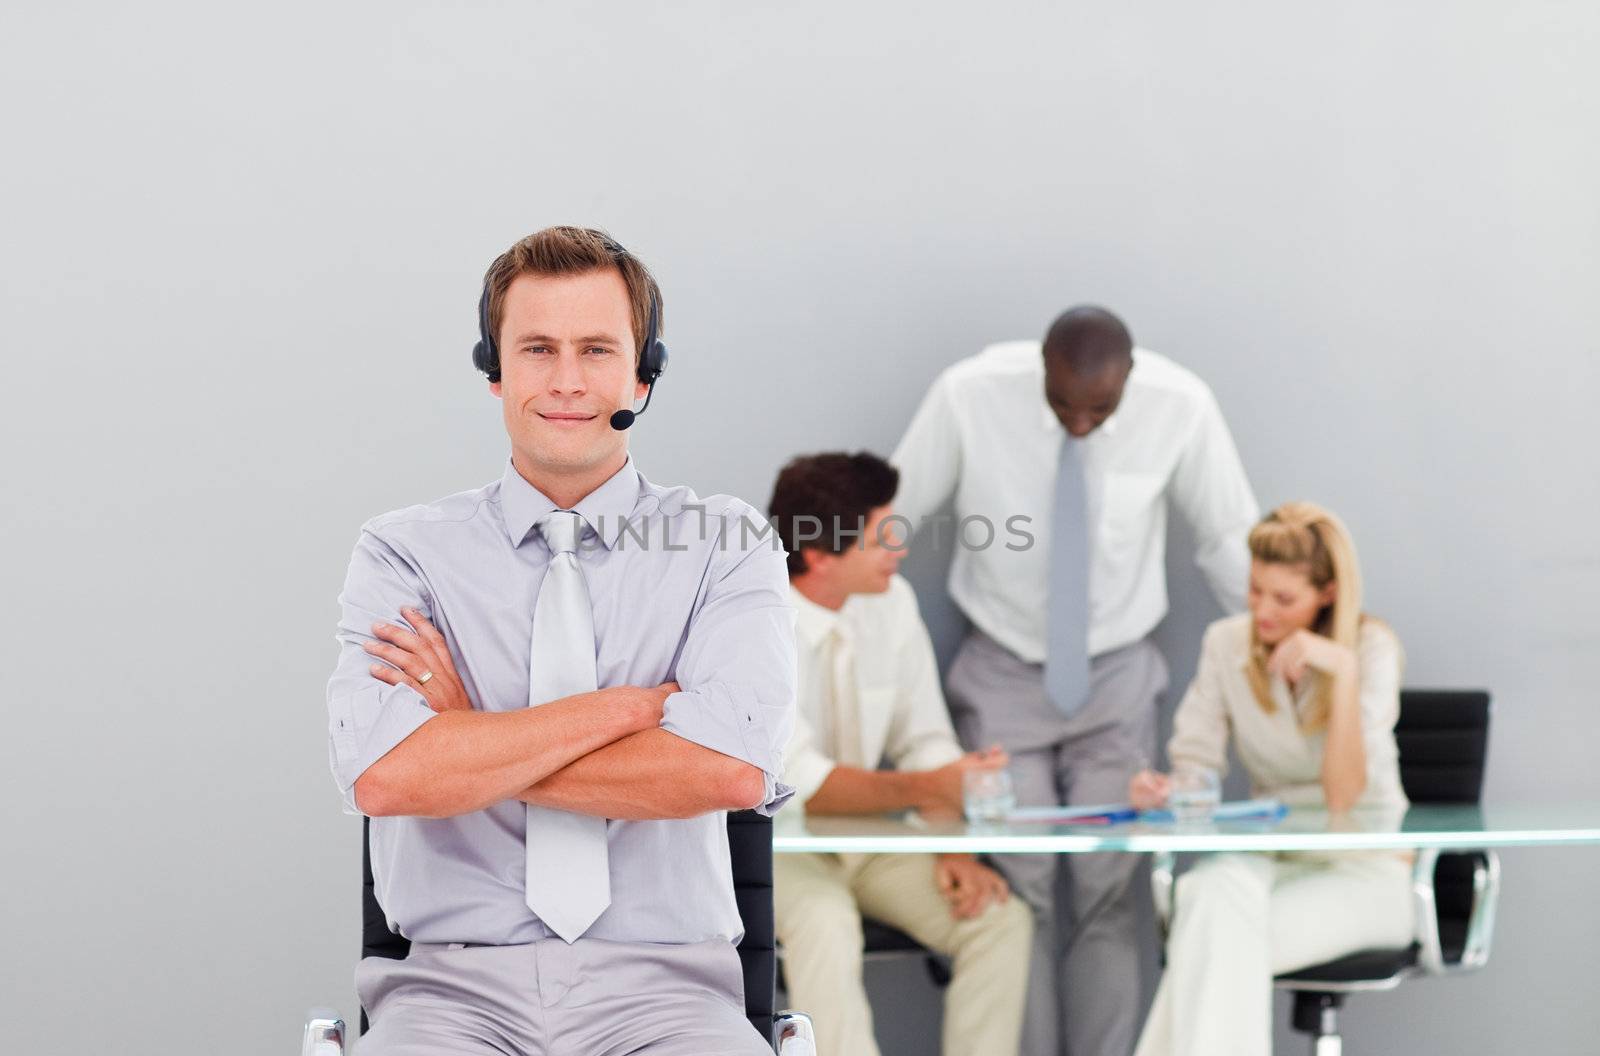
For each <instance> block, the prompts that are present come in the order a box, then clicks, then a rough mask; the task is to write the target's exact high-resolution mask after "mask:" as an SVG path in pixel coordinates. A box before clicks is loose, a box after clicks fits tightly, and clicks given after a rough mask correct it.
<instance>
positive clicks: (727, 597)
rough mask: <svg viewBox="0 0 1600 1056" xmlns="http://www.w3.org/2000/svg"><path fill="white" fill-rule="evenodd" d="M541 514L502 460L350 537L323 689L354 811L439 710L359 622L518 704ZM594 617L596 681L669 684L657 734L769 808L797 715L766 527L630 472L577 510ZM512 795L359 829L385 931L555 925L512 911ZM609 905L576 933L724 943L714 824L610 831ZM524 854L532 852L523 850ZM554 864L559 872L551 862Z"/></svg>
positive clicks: (732, 937)
mask: <svg viewBox="0 0 1600 1056" xmlns="http://www.w3.org/2000/svg"><path fill="white" fill-rule="evenodd" d="M554 509H556V506H555V504H554V503H553V502H552V501H551V500H550V499H548V498H546V497H545V496H544V495H543V494H542V493H541V492H539V491H538V490H537V489H535V488H534V487H533V486H532V485H530V484H529V483H528V482H527V481H526V480H524V479H523V478H522V476H521V474H519V473H518V472H517V471H516V469H515V468H514V467H513V466H511V465H510V464H509V461H508V464H507V466H506V471H505V474H504V475H503V476H502V477H501V479H500V480H498V481H496V482H494V483H492V484H490V485H488V486H486V487H483V488H479V489H477V490H475V491H467V492H462V493H460V494H457V495H451V496H449V497H447V498H444V499H440V500H439V501H437V502H434V503H429V504H427V505H423V506H412V507H409V508H407V509H403V510H396V511H394V512H393V513H388V514H385V515H383V516H381V517H377V518H374V519H373V520H371V521H369V522H368V523H367V524H366V525H364V526H363V528H362V531H361V537H360V539H359V540H357V543H356V549H355V554H354V556H353V557H352V558H351V561H350V571H349V575H348V576H347V578H346V580H345V585H344V591H343V593H341V594H340V596H339V604H340V606H341V609H342V614H341V617H340V620H339V633H338V640H339V643H340V651H339V662H338V666H337V668H336V669H335V671H334V674H333V677H332V679H331V680H330V681H329V683H328V714H329V727H328V734H329V757H330V762H331V765H332V768H333V774H334V778H335V780H336V781H337V782H338V785H339V788H340V790H341V791H342V792H343V793H344V795H345V803H346V805H347V807H349V808H350V809H353V808H354V798H355V797H354V791H353V789H354V785H355V782H356V779H357V778H358V777H359V776H360V775H361V773H362V772H363V771H364V770H366V768H367V767H369V766H371V765H372V764H373V763H374V762H375V761H376V760H378V759H380V758H381V757H382V756H383V755H384V754H385V753H386V752H388V751H389V750H390V749H391V748H393V747H394V746H395V745H397V744H399V743H400V742H401V741H402V740H404V739H405V738H406V737H407V736H409V735H410V734H411V733H412V731H414V730H415V729H416V728H417V727H419V726H421V725H422V724H423V723H424V722H427V721H428V720H429V719H431V718H432V717H433V716H434V712H433V710H432V709H431V708H429V707H428V705H427V703H426V702H425V701H424V700H423V698H422V697H421V695H420V694H418V693H417V692H416V691H414V690H412V689H411V688H410V687H408V686H390V685H388V684H387V683H385V682H382V681H380V680H379V679H376V678H374V677H373V676H372V674H371V673H370V671H369V665H370V664H371V663H372V657H371V656H370V655H369V654H367V653H366V652H365V651H364V650H363V649H362V644H363V643H365V642H368V641H371V640H372V634H371V631H372V624H373V623H375V622H378V621H386V622H389V623H393V624H396V625H400V626H404V620H403V619H402V617H401V615H400V608H401V606H405V605H410V606H413V607H415V608H417V609H419V610H420V611H421V612H422V613H423V614H424V615H426V616H427V617H428V619H429V620H431V621H432V622H433V624H434V626H436V627H437V628H438V629H439V632H440V633H441V634H442V635H443V636H444V639H445V641H446V642H447V643H449V646H450V655H451V657H452V659H453V660H454V662H455V666H456V670H457V672H458V673H459V674H460V675H461V680H462V683H463V685H464V686H465V687H466V691H467V694H468V695H469V696H470V697H471V699H472V703H473V706H474V707H476V708H479V709H481V710H483V711H514V710H516V709H518V708H525V707H527V706H528V703H529V701H528V671H529V656H528V653H529V647H530V642H531V638H532V633H533V611H534V603H535V601H536V599H537V598H538V596H539V586H540V584H541V583H542V582H543V579H544V574H545V570H546V569H547V568H548V567H549V564H550V550H549V547H548V546H547V545H546V544H545V542H544V539H543V538H542V536H541V535H540V534H539V533H538V532H537V531H534V530H533V525H534V522H535V521H537V520H538V519H539V518H540V517H542V516H544V515H545V514H546V513H548V512H550V511H551V510H554ZM575 509H576V511H577V512H578V513H579V514H581V515H582V517H583V520H584V523H585V528H584V532H583V538H582V539H581V540H580V543H579V548H578V563H579V566H580V567H581V568H582V569H583V574H584V578H585V580H586V582H587V583H588V587H589V596H590V599H591V601H592V603H593V605H594V628H595V669H596V675H597V678H598V684H599V686H600V687H601V688H605V687H608V686H621V685H637V686H655V685H659V684H661V683H663V682H668V681H676V682H677V683H678V684H679V685H680V686H682V687H683V688H682V692H679V693H674V694H672V695H671V696H670V697H668V698H667V700H666V704H665V706H664V717H663V719H662V723H661V725H662V728H663V729H665V730H667V731H669V732H671V733H674V734H676V735H677V736H679V737H682V738H684V739H685V740H688V741H693V742H694V743H695V744H699V745H704V746H705V747H707V748H711V749H713V750H715V751H718V752H721V753H722V754H724V755H729V756H732V757H734V758H736V759H742V760H744V761H745V762H748V763H750V764H752V765H754V766H757V767H759V768H760V769H761V770H762V772H763V773H764V774H765V775H766V789H767V794H766V802H765V803H764V804H763V806H762V807H760V808H758V809H760V810H762V812H763V813H768V814H770V813H771V812H773V811H774V810H776V809H777V808H778V807H779V806H781V805H782V804H783V802H784V801H785V800H787V799H788V798H789V797H790V795H792V791H791V790H790V789H789V788H788V787H787V786H785V785H783V784H781V783H780V782H779V780H778V777H779V775H780V774H781V772H782V752H783V746H784V744H785V743H786V742H787V740H788V737H789V734H790V731H791V729H792V726H793V722H794V707H795V642H794V610H793V608H792V607H791V606H790V604H789V597H788V593H789V580H788V574H787V571H786V567H785V559H784V554H783V551H782V549H781V548H780V547H779V546H778V545H777V543H776V541H775V538H774V537H773V535H772V534H771V533H770V531H769V529H768V523H767V521H766V519H765V518H764V517H762V516H761V515H760V514H759V513H757V512H756V511H755V510H754V509H753V508H752V507H751V506H749V505H748V504H747V503H744V502H741V501H740V500H738V499H735V498H731V497H729V496H725V495H715V496H710V497H707V498H704V499H701V498H698V497H697V496H696V495H695V494H694V492H692V491H691V490H689V489H688V488H684V487H673V488H666V487H660V486H658V485H654V484H651V483H650V482H648V481H646V480H645V479H644V478H643V476H641V475H640V474H639V472H638V471H637V470H636V469H635V468H634V465H633V460H632V458H631V457H630V458H629V460H628V462H627V464H626V465H624V466H623V468H622V469H620V470H619V471H618V472H617V473H616V474H615V475H613V476H612V477H611V478H610V479H609V480H608V481H606V483H605V484H603V485H601V486H600V487H599V488H597V489H596V490H595V491H593V492H592V493H590V494H589V495H588V496H587V497H586V498H584V499H583V501H581V502H580V503H578V505H577V506H576V507H575ZM525 830H526V823H525V812H524V810H523V804H522V803H521V802H520V801H517V800H508V801H506V802H503V803H497V804H495V805H494V806H491V807H489V808H487V809H485V810H480V811H475V812H473V813H470V814H463V815H459V816H457V817H453V818H442V819H430V818H417V817H382V818H373V819H372V871H373V877H374V879H375V881H376V884H377V895H378V901H379V902H380V903H381V904H382V906H383V908H384V911H385V913H386V914H387V915H388V918H389V926H390V927H391V928H392V929H394V930H396V931H397V932H399V933H400V934H401V935H404V936H405V937H407V938H409V939H411V940H413V941H418V942H470V943H489V944H496V945H511V944H520V943H527V942H533V941H536V940H538V939H542V938H547V937H549V936H550V935H552V934H553V933H552V932H551V931H550V930H549V929H548V928H547V927H546V926H545V925H544V924H543V922H542V921H540V920H539V918H538V917H537V916H535V915H534V913H533V912H532V911H531V910H529V909H528V907H527V905H526V903H525V902H524V900H523V876H524V870H525V868H526V866H525V865H524V859H525V855H524V840H525ZM607 845H608V849H609V853H610V865H611V905H610V907H609V908H608V909H607V910H606V911H605V912H604V913H602V914H601V915H600V917H599V919H598V920H596V921H595V923H594V925H593V926H592V927H591V928H590V929H589V930H588V931H587V932H586V933H585V937H588V938H596V939H611V940H616V941H625V942H662V943H688V942H699V941H703V940H706V939H711V938H724V939H727V940H729V941H730V942H737V941H738V939H739V937H740V934H741V927H740V922H739V913H738V909H737V907H736V906H735V904H734V897H733V883H732V878H731V875H730V871H729V870H730V867H729V859H728V842H727V833H726V828H725V815H724V814H722V813H720V812H719V813H714V814H707V815H703V816H701V817H697V818H690V819H687V820H663V821H610V822H608V824H607ZM535 857H536V856H535ZM550 867H551V868H553V869H559V868H561V863H560V862H556V861H552V862H551V863H550Z"/></svg>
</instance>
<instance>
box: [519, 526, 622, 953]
mask: <svg viewBox="0 0 1600 1056" xmlns="http://www.w3.org/2000/svg"><path fill="white" fill-rule="evenodd" d="M538 528H539V532H540V534H542V535H543V536H544V538H545V541H546V542H547V543H549V544H550V568H549V570H548V571H547V572H545V575H544V583H543V585H541V586H540V587H539V600H538V603H537V604H536V605H535V606H534V609H533V643H532V648H531V649H530V650H529V655H528V706H529V707H538V706H539V705H540V704H544V703H546V702H548V701H552V700H559V699H560V698H562V697H570V696H572V695H573V694H574V693H588V692H592V691H593V690H594V689H595V688H596V687H595V668H594V653H595V642H594V610H593V609H592V608H591V607H590V604H589V587H588V585H587V584H586V583H585V582H584V580H583V570H582V569H581V568H579V567H578V556H577V553H576V551H577V548H578V533H579V532H580V531H581V530H582V528H583V519H582V518H581V517H579V516H578V515H577V514H576V513H571V512H568V511H566V510H557V511H555V512H554V513H551V514H548V515H547V516H546V517H544V519H542V520H541V521H539V523H538ZM527 815H528V831H527V866H528V872H527V889H526V898H527V902H528V908H529V909H531V910H533V911H534V912H535V913H536V914H538V916H539V919H540V920H542V921H544V922H545V924H546V925H548V926H549V928H550V930H551V931H554V932H555V933H556V934H557V935H559V936H561V938H563V939H565V940H566V941H567V942H574V941H576V940H577V938H578V937H579V936H580V935H582V934H583V933H584V932H585V931H587V930H588V928H589V925H591V924H593V923H594V922H595V918H597V917H598V916H600V914H601V913H603V912H605V908H606V907H607V906H608V905H610V904H611V870H610V864H609V859H608V857H607V853H606V821H605V819H604V818H592V817H590V816H588V815H587V814H574V813H572V812H570V811H565V810H556V809H553V808H550V807H536V806H534V805H533V804H531V803H530V804H527Z"/></svg>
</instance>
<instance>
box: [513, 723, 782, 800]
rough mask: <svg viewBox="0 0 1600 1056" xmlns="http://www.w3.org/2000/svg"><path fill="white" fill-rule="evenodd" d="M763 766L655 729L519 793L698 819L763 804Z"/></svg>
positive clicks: (602, 750) (525, 797)
mask: <svg viewBox="0 0 1600 1056" xmlns="http://www.w3.org/2000/svg"><path fill="white" fill-rule="evenodd" d="M765 789H766V782H765V779H764V778H763V777H762V774H761V771H760V770H759V769H758V768H757V767H755V766H752V765H751V764H749V763H746V762H744V761H743V760H741V759H735V758H733V757H732V756H727V755H723V754H722V753H721V752H715V751H712V750H711V749H710V748H706V747H703V746H701V745H698V744H695V743H694V742H692V741H686V740H684V739H683V738H682V737H679V736H678V735H677V734H675V733H669V732H667V731H666V730H663V729H660V728H659V727H658V728H656V729H651V730H645V731H643V732H641V733H635V734H632V735H630V736H627V737H623V738H622V739H621V740H618V741H614V742H612V743H610V744H607V745H605V746H604V747H602V748H599V749H598V750H596V751H592V752H589V753H588V754H587V755H584V756H583V757H582V758H580V759H576V760H574V761H572V762H570V763H569V764H568V765H567V766H565V767H563V768H561V769H560V770H558V771H556V772H555V773H552V774H550V775H549V776H548V777H545V778H544V779H543V780H541V781H538V782H536V783H532V787H529V788H526V789H524V790H523V791H522V792H521V794H520V795H518V796H517V797H516V798H518V799H520V800H522V801H523V802H524V803H533V804H535V805H537V806H541V807H556V808H559V809H561V810H570V811H572V812H574V813H577V814H588V815H591V816H593V817H597V818H613V819H616V820H619V821H652V820H656V819H660V818H693V817H698V816H700V815H701V814H709V813H711V812H712V811H715V810H744V809H746V808H749V807H754V806H757V805H759V804H760V802H761V797H762V795H763V794H764V792H765Z"/></svg>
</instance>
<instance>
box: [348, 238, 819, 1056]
mask: <svg viewBox="0 0 1600 1056" xmlns="http://www.w3.org/2000/svg"><path fill="white" fill-rule="evenodd" d="M659 325H660V302H659V292H658V290H657V287H656V285H655V282H654V280H653V279H652V278H651V276H650V274H649V272H648V271H647V270H646V269H645V268H644V266H643V265H642V264H641V263H640V262H639V261H638V260H637V259H636V258H635V257H633V256H632V255H631V254H630V253H628V252H627V251H626V250H624V249H623V248H622V247H621V246H619V245H617V244H616V243H615V242H614V241H612V240H611V239H610V238H609V237H608V236H606V235H604V234H603V233H601V232H598V231H594V230H589V229H584V228H572V227H556V228H550V229H547V230H544V231H540V232H538V233H536V234H533V235H530V236H528V237H527V238H524V239H522V240H521V241H519V242H517V243H516V244H515V245H513V246H512V247H511V248H510V249H509V250H507V251H506V252H505V253H504V254H502V255H501V256H500V257H499V258H497V259H496V260H495V262H494V263H493V265H491V266H490V268H489V272H488V275H487V276H486V278H485V282H484V290H483V295H482V299H481V301H480V304H479V327H480V330H481V338H480V341H479V344H478V346H477V348H475V349H474V351H473V361H474V363H475V365H476V366H477V367H478V368H479V369H480V370H482V371H483V372H484V373H485V374H486V375H487V376H488V378H489V388H490V391H491V392H493V394H494V395H495V396H497V397H498V398H499V399H500V400H501V403H502V408H503V415H504V419H505V425H506V432H507V433H508V435H509V437H510V441H511V456H510V459H509V461H508V463H507V465H506V468H505V471H504V473H503V474H502V475H501V477H500V479H499V480H497V481H495V482H493V483H490V484H488V485H486V486H484V487H480V488H477V489H474V490H472V491H466V492H461V493H459V494H456V495H451V496H448V497H446V498H443V499H439V500H437V501H435V502H432V503H427V504H424V505H420V506H411V507H408V508H406V509H402V510H397V511H394V512H392V513H388V514H385V515H383V516H381V517H377V518H375V519H373V520H371V521H369V522H367V524H366V525H364V526H363V528H362V531H361V536H360V538H359V540H358V541H357V544H356V549H355V554H354V557H353V558H352V560H351V563H350V570H349V574H348V576H347V578H346V580H345V585H344V590H343V592H342V594H341V595H340V599H339V600H340V605H341V607H342V616H341V619H340V623H339V633H338V639H339V642H340V654H339V660H338V666H337V668H336V670H335V672H334V674H333V677H332V679H331V681H330V682H329V684H328V709H329V720H330V721H329V747H330V758H331V765H332V769H333V773H334V776H335V778H336V780H337V782H338V785H339V788H340V790H341V791H342V792H343V793H344V795H345V800H346V803H347V805H348V806H349V807H350V808H353V809H354V810H356V811H358V812H360V813H363V814H366V815H368V816H370V817H371V818H372V827H371V852H372V869H373V876H374V879H375V881H376V884H377V896H378V901H379V902H380V904H381V905H382V906H383V908H384V912H385V914H386V916H387V917H388V921H389V926H390V927H391V928H393V929H395V930H396V931H397V932H398V933H400V934H402V935H404V936H405V937H406V938H408V939H410V940H411V943H412V945H411V953H410V956H409V957H408V958H407V959H405V960H403V961H383V960H378V959H371V960H369V961H364V962H362V963H361V965H360V966H359V967H358V968H357V972H356V986H357V990H358V992H359V996H360V998H361V1003H362V1006H363V1007H364V1008H365V1009H366V1010H367V1011H368V1014H369V1015H370V1017H371V1020H372V1024H373V1029H372V1031H371V1033H370V1034H368V1036H367V1037H366V1038H365V1039H364V1040H363V1042H362V1052H363V1053H365V1054H366V1056H408V1054H413V1053H415V1054H421V1053H429V1054H438V1053H450V1054H456V1053H459V1054H479V1053H482V1054H489V1053H502V1052H513V1053H519V1054H529V1056H544V1054H548V1053H580V1052H581V1053H585V1054H596V1056H598V1054H606V1053H616V1054H619V1056H620V1054H622V1053H649V1054H652V1056H655V1054H660V1056H677V1054H682V1056H690V1054H693V1056H704V1054H707V1053H745V1054H755V1053H761V1052H769V1051H770V1050H768V1048H767V1046H766V1044H765V1041H764V1039H762V1038H761V1037H760V1036H759V1035H758V1034H757V1033H756V1032H755V1031H754V1030H753V1029H752V1028H751V1026H750V1024H749V1021H748V1020H746V1019H745V1017H744V1007H743V1005H744V1003H743V992H742V991H743V987H742V979H741V972H740V966H739V960H738V956H737V953H736V952H735V949H734V946H735V943H736V942H737V940H738V938H739V935H740V931H741V925H740V918H739V914H738V911H737V908H736V906H735V904H734V897H733V889H732V880H731V875H730V871H729V862H728V847H727V838H726V830H725V827H724V812H725V811H729V810H738V809H744V808H749V807H755V808H757V809H759V810H762V811H763V812H766V813H770V812H772V811H773V810H775V809H776V808H777V807H778V806H779V805H781V804H782V803H783V802H784V801H785V800H786V799H788V798H789V796H790V794H791V793H790V790H789V789H788V788H787V787H786V786H784V785H782V784H781V783H779V781H778V774H779V773H780V771H781V761H780V756H781V750H782V746H783V744H784V743H785V741H786V740H787V738H788V736H789V731H790V728H791V724H792V721H793V711H794V680H795V673H794V667H795V656H794V648H795V647H794V627H793V621H794V614H793V610H792V609H791V608H790V606H789V603H788V590H787V584H788V577H787V575H786V570H785V560H784V555H783V554H782V552H781V551H778V550H776V549H774V548H772V547H771V546H770V544H766V545H764V544H763V543H762V542H761V535H760V533H759V532H754V531H752V530H751V528H752V527H755V526H759V527H764V521H762V520H760V518H759V515H758V514H757V513H756V512H755V511H754V510H753V509H752V508H751V507H749V506H748V505H746V504H745V503H743V502H741V501H739V500H737V499H734V498H730V497H728V496H722V495H716V496H709V497H706V498H699V497H697V496H696V495H695V493H694V492H692V491H690V490H689V489H688V488H684V487H663V486H660V485H657V484H652V483H650V482H649V481H647V480H645V479H644V477H643V476H641V475H640V473H639V471H638V470H637V469H636V468H635V467H634V464H633V461H632V459H631V457H630V456H629V454H628V440H627V438H628V434H627V432H626V429H627V428H628V426H629V425H631V424H632V420H633V417H634V412H633V411H632V410H631V405H632V404H633V403H634V401H636V400H637V399H639V398H641V397H643V398H645V401H646V406H648V403H649V399H648V398H649V396H650V394H651V392H652V389H653V385H654V382H655V380H656V378H657V376H658V375H659V374H660V372H661V370H662V368H663V367H664V366H665V362H666V348H665V346H664V345H662V344H661V342H660V341H659V339H658V337H657V331H658V329H659Z"/></svg>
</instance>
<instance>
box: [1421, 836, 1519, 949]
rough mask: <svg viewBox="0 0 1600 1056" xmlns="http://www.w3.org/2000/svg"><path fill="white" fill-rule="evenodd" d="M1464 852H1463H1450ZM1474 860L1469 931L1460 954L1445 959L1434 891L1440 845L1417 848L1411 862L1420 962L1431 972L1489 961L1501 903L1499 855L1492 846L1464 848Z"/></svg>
mask: <svg viewBox="0 0 1600 1056" xmlns="http://www.w3.org/2000/svg"><path fill="white" fill-rule="evenodd" d="M1447 853H1462V852H1447ZM1465 853H1466V854H1469V855H1471V856H1472V857H1473V858H1474V859H1475V860H1474V862H1473V867H1472V908H1471V909H1470V910H1469V911H1468V914H1467V934H1466V940H1465V943H1464V944H1463V946H1462V950H1461V956H1460V958H1459V959H1457V960H1454V961H1447V960H1445V956H1444V949H1443V947H1442V945H1441V943H1440V939H1439V904H1438V899H1437V897H1436V894H1435V891H1434V875H1435V873H1436V871H1437V869H1438V865H1439V856H1440V851H1439V849H1438V848H1435V847H1429V848H1423V849H1422V850H1419V851H1418V852H1417V858H1416V863H1415V864H1414V865H1413V866H1412V872H1411V892H1412V901H1413V904H1414V905H1415V907H1416V915H1417V946H1418V950H1417V965H1418V967H1420V968H1421V969H1422V970H1423V971H1424V972H1425V973H1427V974H1428V975H1446V974H1449V973H1453V972H1469V971H1473V970H1475V969H1478V968H1482V967H1483V966H1484V965H1485V964H1487V963H1488V961H1489V950H1490V946H1491V945H1492V943H1493V941H1494V920H1495V910H1496V909H1497V908H1498V907H1499V904H1500V856H1499V855H1498V854H1496V853H1495V852H1494V851H1492V850H1483V851H1469V852H1465Z"/></svg>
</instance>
